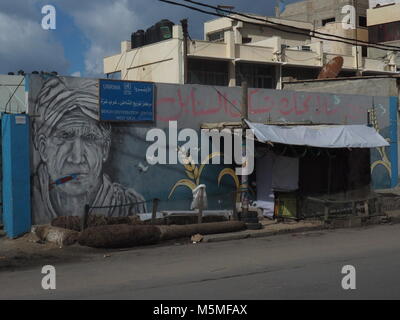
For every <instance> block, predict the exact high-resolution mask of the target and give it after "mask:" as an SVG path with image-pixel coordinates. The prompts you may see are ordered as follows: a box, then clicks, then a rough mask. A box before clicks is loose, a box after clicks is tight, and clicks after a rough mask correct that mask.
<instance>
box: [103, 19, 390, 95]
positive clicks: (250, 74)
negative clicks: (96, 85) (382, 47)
mask: <svg viewBox="0 0 400 320" xmlns="http://www.w3.org/2000/svg"><path fill="white" fill-rule="evenodd" d="M232 17H233V18H240V19H242V20H244V21H243V22H241V21H235V20H232V19H229V18H218V19H214V20H211V21H208V22H206V23H204V37H203V40H188V41H187V50H186V51H187V55H186V56H185V50H184V43H185V41H184V37H183V31H182V26H180V25H174V26H173V28H172V30H173V31H172V38H170V39H168V40H163V41H160V42H157V43H153V44H150V45H144V46H141V47H139V48H134V49H131V43H130V41H123V42H122V43H121V52H120V53H118V54H115V55H113V56H109V57H105V58H104V73H105V74H106V75H107V76H109V77H113V76H114V75H118V76H119V78H121V79H125V80H137V81H154V82H164V83H179V84H183V83H185V77H186V79H187V83H197V84H206V85H221V86H240V85H241V82H242V80H243V79H245V80H246V81H247V82H248V83H249V86H250V87H254V88H276V89H280V88H281V83H282V80H285V79H292V78H293V79H298V80H304V79H313V78H316V77H317V76H318V73H319V72H320V70H321V68H322V67H323V66H324V64H326V63H327V62H329V61H330V60H331V59H332V58H334V57H335V56H338V55H340V56H342V57H343V59H344V66H343V70H342V74H341V75H342V76H352V75H355V74H356V71H357V67H358V68H359V70H361V71H363V72H364V73H366V74H372V75H373V74H382V73H392V72H395V71H396V68H395V67H393V66H389V64H387V63H385V62H384V61H383V60H382V59H371V58H368V57H363V56H362V52H361V49H360V48H358V50H357V47H355V46H351V45H350V49H348V48H346V50H344V49H342V48H340V47H339V46H333V45H332V46H330V48H329V46H327V45H326V44H324V43H323V41H320V40H318V39H314V38H312V37H311V36H310V35H309V34H307V33H304V34H302V35H298V34H294V33H293V32H292V31H293V29H288V27H285V26H277V25H275V24H273V23H280V24H282V25H289V26H295V27H299V28H302V29H306V30H310V31H312V30H313V28H314V26H313V24H312V23H309V22H301V21H292V20H287V19H283V18H270V17H263V16H256V15H252V17H255V18H257V19H263V20H265V21H266V24H265V26H262V25H254V23H252V22H257V21H255V20H254V19H248V18H244V17H242V16H240V17H239V16H235V15H232ZM271 22H272V23H271ZM260 23H262V22H260ZM277 28H278V29H277Z"/></svg>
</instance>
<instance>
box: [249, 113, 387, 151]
mask: <svg viewBox="0 0 400 320" xmlns="http://www.w3.org/2000/svg"><path fill="white" fill-rule="evenodd" d="M246 122H247V124H248V126H249V127H250V129H253V131H254V135H255V136H256V138H257V140H259V141H260V142H272V143H282V144H291V145H298V146H310V147H318V148H377V147H386V146H389V143H388V142H387V141H386V140H385V139H384V138H383V137H382V136H381V135H380V134H379V133H378V132H377V131H376V130H375V129H374V128H371V127H368V126H366V125H316V126H304V125H299V126H274V125H266V124H262V123H252V122H250V121H247V120H246Z"/></svg>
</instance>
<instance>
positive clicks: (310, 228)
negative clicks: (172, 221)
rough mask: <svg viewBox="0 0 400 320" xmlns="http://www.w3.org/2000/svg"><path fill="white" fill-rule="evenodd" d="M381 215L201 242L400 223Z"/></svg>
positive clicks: (206, 238)
mask: <svg viewBox="0 0 400 320" xmlns="http://www.w3.org/2000/svg"><path fill="white" fill-rule="evenodd" d="M382 217H383V216H382ZM382 217H372V219H369V221H367V222H366V223H361V220H360V222H359V223H358V221H357V223H354V222H352V220H351V219H349V221H348V223H344V224H343V223H332V224H324V223H322V224H320V225H315V226H306V227H299V228H283V229H281V230H268V227H267V228H266V229H263V230H246V231H240V232H236V233H232V234H230V233H229V234H210V235H206V236H204V238H203V242H222V241H231V240H242V239H248V238H264V237H271V236H277V235H281V234H291V233H302V232H310V231H321V230H335V229H356V228H362V227H365V226H369V225H380V224H388V223H392V224H397V223H400V215H399V216H390V215H389V216H388V217H387V218H388V220H387V221H386V222H383V220H382Z"/></svg>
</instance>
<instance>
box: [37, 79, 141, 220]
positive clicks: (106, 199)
mask: <svg viewBox="0 0 400 320" xmlns="http://www.w3.org/2000/svg"><path fill="white" fill-rule="evenodd" d="M98 92H99V90H98V81H97V80H88V79H79V78H59V77H50V78H49V79H47V80H45V81H44V82H43V84H42V87H41V88H40V90H39V91H38V94H37V96H36V97H35V98H34V108H33V110H31V112H32V113H33V115H34V117H33V137H32V138H33V143H34V148H35V150H34V152H35V153H36V158H37V159H38V161H36V162H37V163H34V165H35V168H34V178H33V189H34V192H33V221H34V223H35V224H39V223H48V222H50V221H51V220H52V219H53V218H55V217H58V216H72V215H73V216H82V215H83V213H84V207H85V204H89V205H91V206H93V207H108V208H103V209H95V213H99V214H103V215H106V216H127V215H133V214H136V213H142V212H146V206H145V204H143V203H142V204H135V203H138V202H142V201H144V199H143V197H142V196H141V195H140V194H139V193H137V192H136V191H135V190H133V189H131V188H129V189H128V188H125V187H124V186H122V185H120V184H118V183H113V182H112V181H111V179H110V177H108V176H107V175H106V174H105V173H104V172H103V165H104V163H105V162H106V161H107V159H108V156H109V152H110V144H111V141H112V134H111V125H110V124H109V123H105V122H100V121H99V120H98V119H99V106H98ZM34 158H35V157H34ZM34 162H35V161H34ZM126 204H132V205H127V206H124V205H126Z"/></svg>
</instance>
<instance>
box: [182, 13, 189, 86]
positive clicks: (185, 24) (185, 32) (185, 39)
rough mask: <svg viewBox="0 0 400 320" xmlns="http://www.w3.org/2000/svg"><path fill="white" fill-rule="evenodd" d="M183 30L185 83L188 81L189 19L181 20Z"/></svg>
mask: <svg viewBox="0 0 400 320" xmlns="http://www.w3.org/2000/svg"><path fill="white" fill-rule="evenodd" d="M181 25H182V32H183V83H184V84H186V83H188V58H187V52H188V35H189V32H188V20H187V19H183V20H181Z"/></svg>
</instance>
